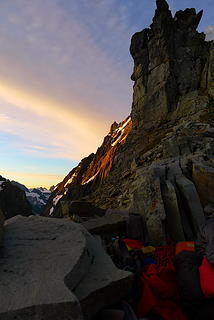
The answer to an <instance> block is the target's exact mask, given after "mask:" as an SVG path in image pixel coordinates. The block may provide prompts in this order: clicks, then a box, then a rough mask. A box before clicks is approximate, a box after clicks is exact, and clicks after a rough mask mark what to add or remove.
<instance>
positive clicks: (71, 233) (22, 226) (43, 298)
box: [0, 216, 132, 320]
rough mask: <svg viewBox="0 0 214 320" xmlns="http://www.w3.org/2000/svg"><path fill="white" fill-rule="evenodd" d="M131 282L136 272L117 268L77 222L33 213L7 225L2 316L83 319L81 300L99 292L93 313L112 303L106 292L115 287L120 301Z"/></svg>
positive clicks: (0, 275)
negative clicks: (131, 272) (100, 294)
mask: <svg viewBox="0 0 214 320" xmlns="http://www.w3.org/2000/svg"><path fill="white" fill-rule="evenodd" d="M97 254H99V256H100V257H101V256H102V257H103V259H98V257H97ZM104 261H105V263H104V265H103V262H104ZM109 266H110V267H109ZM105 268H107V270H108V277H106V273H107V271H105ZM98 269H99V270H100V273H99V275H98V274H97V270H98ZM102 272H104V273H102ZM84 283H85V284H86V285H84ZM131 283H132V277H131V274H130V273H128V272H125V271H121V270H118V269H117V268H116V267H115V266H114V265H113V264H112V263H111V260H110V258H109V257H108V256H107V255H106V253H105V252H104V250H103V249H102V247H99V248H97V241H95V240H94V238H93V237H92V236H91V235H90V234H89V233H88V232H87V231H86V230H85V229H84V228H83V227H82V226H80V225H78V224H75V223H73V222H70V221H65V220H60V219H49V218H44V217H33V216H31V217H29V218H27V217H21V216H17V217H14V218H12V219H9V220H7V222H6V224H5V239H4V248H3V249H2V258H1V264H0V301H1V304H0V319H1V320H12V319H17V320H29V319H31V320H50V319H52V320H53V319H60V320H73V319H75V320H79V319H82V318H83V315H82V307H81V300H84V306H87V305H88V302H87V301H88V299H90V301H91V297H93V296H94V297H96V292H97V291H100V292H102V294H103V297H102V298H101V301H100V299H99V300H98V301H97V300H93V299H92V300H93V301H92V302H93V310H92V311H93V312H92V311H90V310H89V312H88V314H87V316H88V318H91V317H92V316H93V315H94V314H95V313H96V312H97V311H99V310H100V308H102V307H103V306H108V304H109V300H108V297H106V295H105V291H106V292H108V294H109V288H111V290H110V292H111V295H112V293H114V297H115V298H113V299H111V303H112V302H116V301H117V300H118V298H119V297H121V292H122V296H124V295H126V294H127V293H128V291H129V289H130V286H131ZM78 288H79V289H78ZM121 288H123V290H122V289H121ZM77 293H78V294H77ZM112 296H113V295H112ZM111 298H112V297H111ZM90 312H91V313H90Z"/></svg>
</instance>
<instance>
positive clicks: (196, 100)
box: [45, 0, 214, 244]
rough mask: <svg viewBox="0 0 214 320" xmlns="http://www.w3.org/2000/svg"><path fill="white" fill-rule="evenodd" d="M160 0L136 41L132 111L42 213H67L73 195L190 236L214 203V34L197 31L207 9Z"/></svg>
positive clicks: (178, 236) (157, 237)
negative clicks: (177, 7)
mask: <svg viewBox="0 0 214 320" xmlns="http://www.w3.org/2000/svg"><path fill="white" fill-rule="evenodd" d="M156 2H157V9H156V11H155V16H154V18H153V22H152V24H151V26H150V28H147V29H144V30H143V31H141V32H138V33H136V34H135V35H134V36H133V37H132V40H131V47H130V52H131V55H132V56H133V59H134V71H133V74H132V76H131V77H132V80H133V81H134V91H133V104H132V110H131V118H128V119H126V120H125V121H124V122H122V123H121V124H119V125H117V124H116V123H114V124H113V125H112V127H111V131H110V133H109V135H108V136H107V137H105V139H104V142H103V144H102V146H101V147H100V148H99V149H98V150H97V153H96V154H92V155H90V156H89V157H88V158H85V159H83V160H82V161H81V162H80V164H79V165H78V166H77V168H75V169H73V170H72V171H71V172H70V173H69V175H68V176H67V177H66V178H65V179H64V180H63V181H62V182H61V183H60V184H59V185H58V186H57V187H56V189H55V190H54V192H53V193H52V196H51V198H50V201H49V203H48V205H47V207H46V210H45V214H46V215H50V216H63V215H66V214H68V213H69V210H70V209H69V201H72V200H78V201H86V202H89V203H92V204H93V205H95V206H96V207H100V208H102V209H104V210H105V209H107V208H120V209H123V210H128V211H129V212H130V213H140V214H142V215H143V217H144V219H145V221H146V225H147V228H148V233H149V236H150V239H151V241H152V242H153V243H155V244H160V243H164V242H165V240H166V238H167V237H169V235H170V237H171V238H172V239H173V240H175V241H178V240H185V239H193V238H194V237H195V235H196V233H197V229H198V227H199V225H200V224H201V223H202V222H203V221H204V210H205V211H206V210H207V209H206V208H205V206H209V207H210V206H211V204H212V203H214V198H213V193H212V192H208V189H210V188H211V185H212V184H210V185H209V186H207V184H206V181H211V176H212V174H211V173H212V168H213V167H214V158H213V154H214V41H211V42H206V41H205V35H204V34H203V33H198V32H197V30H196V29H197V26H198V24H199V22H200V19H201V16H202V12H199V13H196V11H195V9H186V10H184V11H179V12H177V13H176V14H175V16H174V17H173V16H172V14H171V12H170V10H169V7H168V4H167V3H166V1H164V0H158V1H156ZM200 168H205V169H204V170H202V169H200ZM65 200H66V201H65ZM211 207H212V206H211Z"/></svg>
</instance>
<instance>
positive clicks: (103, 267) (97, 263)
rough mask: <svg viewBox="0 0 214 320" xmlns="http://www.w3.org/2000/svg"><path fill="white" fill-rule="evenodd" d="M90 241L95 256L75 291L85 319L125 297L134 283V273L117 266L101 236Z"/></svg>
mask: <svg viewBox="0 0 214 320" xmlns="http://www.w3.org/2000/svg"><path fill="white" fill-rule="evenodd" d="M89 242H90V244H91V247H92V248H93V252H94V257H95V258H94V261H93V264H92V265H91V268H90V270H89V272H88V274H87V275H86V276H85V277H84V278H83V280H82V281H81V282H80V284H79V285H78V287H77V288H76V289H75V291H74V293H75V295H76V296H77V298H78V299H79V301H80V303H81V306H82V310H83V313H84V316H85V319H91V318H92V317H93V316H94V315H95V314H96V313H97V312H98V311H99V310H101V309H102V308H104V307H107V306H111V305H112V304H114V303H116V302H118V301H120V300H121V299H123V298H124V297H125V296H127V295H128V294H129V293H130V291H131V288H132V284H133V275H132V274H131V273H130V272H127V271H123V270H120V269H117V268H116V267H115V265H114V264H113V262H112V260H111V258H110V257H109V256H108V255H107V254H106V253H105V251H104V250H103V248H102V244H101V239H100V238H99V237H97V236H96V238H95V237H94V238H92V237H90V239H89Z"/></svg>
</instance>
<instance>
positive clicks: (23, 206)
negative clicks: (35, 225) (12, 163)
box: [0, 176, 32, 219]
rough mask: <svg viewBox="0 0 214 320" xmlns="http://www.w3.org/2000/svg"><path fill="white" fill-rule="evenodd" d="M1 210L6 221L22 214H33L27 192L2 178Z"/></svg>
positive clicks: (0, 184)
mask: <svg viewBox="0 0 214 320" xmlns="http://www.w3.org/2000/svg"><path fill="white" fill-rule="evenodd" d="M0 209H1V210H2V212H3V215H4V216H5V219H9V218H11V217H14V216H15V215H18V214H21V215H23V216H29V215H31V214H32V209H31V205H30V203H29V202H28V200H27V198H26V195H25V191H23V190H21V189H20V188H18V187H17V186H15V185H13V184H12V183H11V182H10V181H9V180H6V179H5V178H3V177H1V176H0Z"/></svg>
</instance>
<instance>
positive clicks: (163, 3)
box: [156, 0, 169, 11]
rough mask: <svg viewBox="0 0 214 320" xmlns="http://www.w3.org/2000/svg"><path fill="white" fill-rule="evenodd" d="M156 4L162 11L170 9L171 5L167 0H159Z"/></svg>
mask: <svg viewBox="0 0 214 320" xmlns="http://www.w3.org/2000/svg"><path fill="white" fill-rule="evenodd" d="M156 5H157V10H160V11H163V10H168V9H169V5H168V3H167V2H166V1H165V0H157V1H156Z"/></svg>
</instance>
